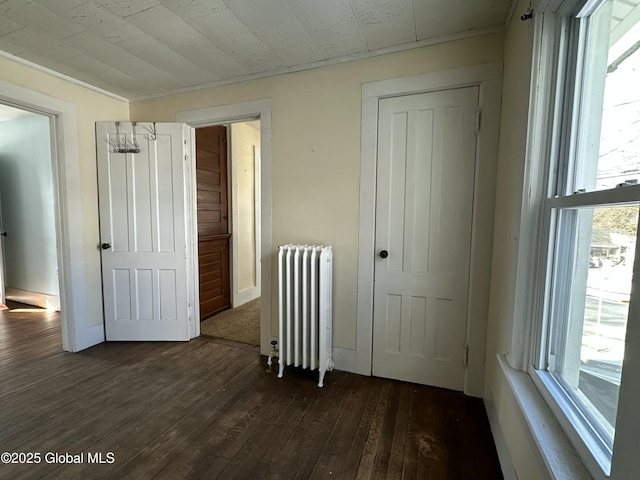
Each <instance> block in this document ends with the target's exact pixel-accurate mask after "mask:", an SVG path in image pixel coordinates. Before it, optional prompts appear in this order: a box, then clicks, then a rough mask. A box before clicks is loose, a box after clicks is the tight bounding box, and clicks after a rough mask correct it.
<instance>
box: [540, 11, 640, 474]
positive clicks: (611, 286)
mask: <svg viewBox="0 0 640 480" xmlns="http://www.w3.org/2000/svg"><path fill="white" fill-rule="evenodd" d="M583 3H584V2H583ZM587 5H588V8H589V9H588V10H584V9H583V11H581V12H579V13H577V14H575V15H574V16H573V17H566V18H565V19H564V20H563V23H562V26H563V28H561V29H559V30H558V32H559V33H557V35H558V41H557V42H555V43H553V44H554V45H557V47H555V48H556V51H555V54H556V55H557V57H556V58H558V59H559V61H558V62H557V63H558V64H559V65H561V67H560V71H559V72H558V75H557V77H556V78H557V80H556V82H557V83H555V85H554V87H555V91H557V92H558V94H557V95H556V98H555V102H556V108H555V110H554V112H555V113H554V114H553V128H552V130H553V133H552V134H551V136H553V137H554V138H555V140H553V139H552V140H549V143H550V144H552V143H553V142H555V144H556V147H555V148H550V149H549V150H550V151H554V152H555V153H552V154H550V155H549V156H550V164H549V170H548V172H547V177H546V178H548V182H547V183H546V186H545V188H548V190H547V192H546V195H545V197H546V200H545V201H544V202H543V207H542V209H543V210H544V212H543V218H544V220H543V222H542V225H543V228H544V231H545V232H547V233H546V234H545V239H544V240H543V241H542V244H543V248H541V249H540V252H541V253H540V255H541V256H542V257H543V261H542V262H541V263H542V264H543V265H544V267H543V269H542V270H541V275H540V277H541V279H540V282H539V285H540V291H541V293H542V294H541V295H539V298H540V299H541V300H540V304H541V305H542V307H541V308H540V311H541V312H542V314H543V315H542V316H543V317H544V321H543V322H541V324H540V329H539V331H540V332H541V335H540V336H539V337H538V343H537V344H536V348H535V349H534V351H535V355H534V357H535V358H534V359H533V366H534V372H533V373H534V374H535V375H536V376H537V377H538V378H539V379H540V382H539V384H541V385H542V388H543V389H545V390H546V392H543V393H545V395H546V396H547V398H552V401H553V402H554V405H552V407H554V408H555V409H556V411H559V412H560V415H561V416H562V417H563V418H562V419H561V424H563V425H567V426H568V427H567V428H568V429H570V430H572V433H570V435H569V436H570V438H578V439H579V441H580V442H582V445H583V447H584V448H583V450H585V451H588V452H589V454H590V455H591V456H592V458H593V459H594V460H595V464H597V465H598V466H599V468H601V473H602V474H604V475H609V473H610V470H611V462H612V458H613V452H614V451H615V441H616V425H619V424H620V419H619V411H618V406H619V399H620V395H621V384H622V382H623V380H622V372H623V370H624V369H625V363H624V360H625V348H626V346H627V345H628V343H629V341H630V339H629V338H627V335H628V329H627V327H628V325H629V324H630V323H631V322H640V318H633V316H631V315H630V313H629V312H630V311H633V305H634V304H636V303H637V302H638V301H640V298H639V296H640V293H637V292H635V291H633V290H632V288H631V287H632V278H633V276H634V274H635V275H637V273H638V272H637V270H638V268H639V267H640V266H639V265H637V263H638V262H636V261H635V260H636V255H637V241H636V240H637V234H638V215H639V210H640V0H601V1H598V2H595V1H591V2H587ZM585 8H587V7H585ZM547 34H548V33H547ZM545 247H546V248H545ZM631 331H632V329H630V330H629V332H631ZM636 336H637V335H636ZM632 340H633V341H634V342H637V341H638V339H635V338H634V339H632ZM636 415H637V413H636ZM622 421H623V422H624V419H623V420H622ZM578 450H579V451H580V449H578ZM591 470H592V473H593V469H591Z"/></svg>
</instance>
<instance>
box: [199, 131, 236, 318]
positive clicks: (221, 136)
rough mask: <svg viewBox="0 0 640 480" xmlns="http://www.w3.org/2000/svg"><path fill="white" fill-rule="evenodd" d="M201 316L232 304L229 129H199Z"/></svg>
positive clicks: (207, 315) (209, 314)
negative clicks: (228, 190) (228, 170)
mask: <svg viewBox="0 0 640 480" xmlns="http://www.w3.org/2000/svg"><path fill="white" fill-rule="evenodd" d="M196 188H197V197H198V251H199V258H198V264H199V272H200V319H201V320H204V319H206V318H208V317H210V316H212V315H215V314H216V313H218V312H220V311H222V310H225V309H227V308H229V307H230V306H231V277H230V266H229V258H230V256H229V239H230V235H229V221H228V200H227V129H226V127H224V126H215V127H206V128H199V129H197V130H196Z"/></svg>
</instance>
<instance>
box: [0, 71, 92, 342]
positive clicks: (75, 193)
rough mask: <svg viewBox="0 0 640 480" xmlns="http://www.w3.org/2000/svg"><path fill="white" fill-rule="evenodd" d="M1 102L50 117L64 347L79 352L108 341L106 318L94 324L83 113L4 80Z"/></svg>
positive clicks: (1, 83) (1, 88) (72, 106)
mask: <svg viewBox="0 0 640 480" xmlns="http://www.w3.org/2000/svg"><path fill="white" fill-rule="evenodd" d="M0 91H1V92H2V94H1V95H0V103H3V104H7V105H10V106H13V107H17V108H21V109H24V110H30V111H32V112H36V113H40V114H42V115H47V116H48V117H49V118H50V119H51V121H50V125H51V143H52V145H51V163H52V171H53V185H54V201H55V223H56V234H57V237H58V247H57V250H58V278H59V282H60V308H61V312H60V319H61V323H62V348H63V350H66V351H69V352H78V351H80V350H84V349H85V348H88V347H91V346H93V345H95V344H97V343H101V342H104V324H103V323H102V322H100V323H98V324H97V325H89V324H88V323H89V321H90V319H89V316H88V315H87V287H86V285H87V281H86V278H85V273H86V272H85V271H86V262H85V256H84V252H85V245H84V243H83V239H84V226H83V217H82V197H81V192H82V190H83V187H82V183H81V181H80V156H79V152H78V119H77V113H76V107H75V105H73V104H72V103H69V102H66V101H64V100H60V99H58V98H54V97H50V96H48V95H45V94H42V93H39V92H35V91H32V90H29V89H26V88H23V87H19V86H17V85H13V84H11V83H7V82H2V81H0Z"/></svg>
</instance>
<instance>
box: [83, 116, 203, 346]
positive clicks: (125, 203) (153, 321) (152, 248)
mask: <svg viewBox="0 0 640 480" xmlns="http://www.w3.org/2000/svg"><path fill="white" fill-rule="evenodd" d="M191 139H192V135H191V131H190V130H189V128H188V127H185V126H184V125H182V124H176V123H137V124H132V123H124V122H119V123H118V124H116V123H114V122H98V123H97V124H96V142H97V148H98V153H97V157H98V188H99V193H98V197H99V201H100V206H99V208H100V235H101V244H102V245H101V247H102V282H103V295H104V310H105V312H104V313H105V331H106V339H107V340H112V341H113V340H188V339H189V338H191V337H193V336H195V335H194V334H193V332H194V331H195V329H194V328H193V325H191V324H190V322H191V321H192V320H193V318H194V317H193V312H192V311H191V305H193V304H192V301H191V298H190V295H193V294H194V293H193V291H192V290H194V289H193V288H189V277H188V270H189V269H188V267H187V266H188V262H189V260H190V257H191V253H190V252H191V249H190V248H187V238H188V235H187V234H188V232H189V229H190V227H189V222H188V221H187V220H188V215H189V214H190V209H189V207H188V203H189V201H190V192H189V189H188V188H186V187H185V177H186V176H187V174H188V172H187V169H188V164H189V162H186V161H185V160H186V159H187V158H188V156H189V155H190V154H191ZM138 148H139V152H135V153H133V152H132V150H137V149H138ZM190 290H191V291H190ZM196 290H197V289H196ZM195 295H197V292H196V293H195ZM196 303H197V302H196Z"/></svg>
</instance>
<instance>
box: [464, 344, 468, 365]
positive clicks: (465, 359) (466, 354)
mask: <svg viewBox="0 0 640 480" xmlns="http://www.w3.org/2000/svg"><path fill="white" fill-rule="evenodd" d="M468 365H469V345H465V346H464V366H465V367H467V366H468Z"/></svg>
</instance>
